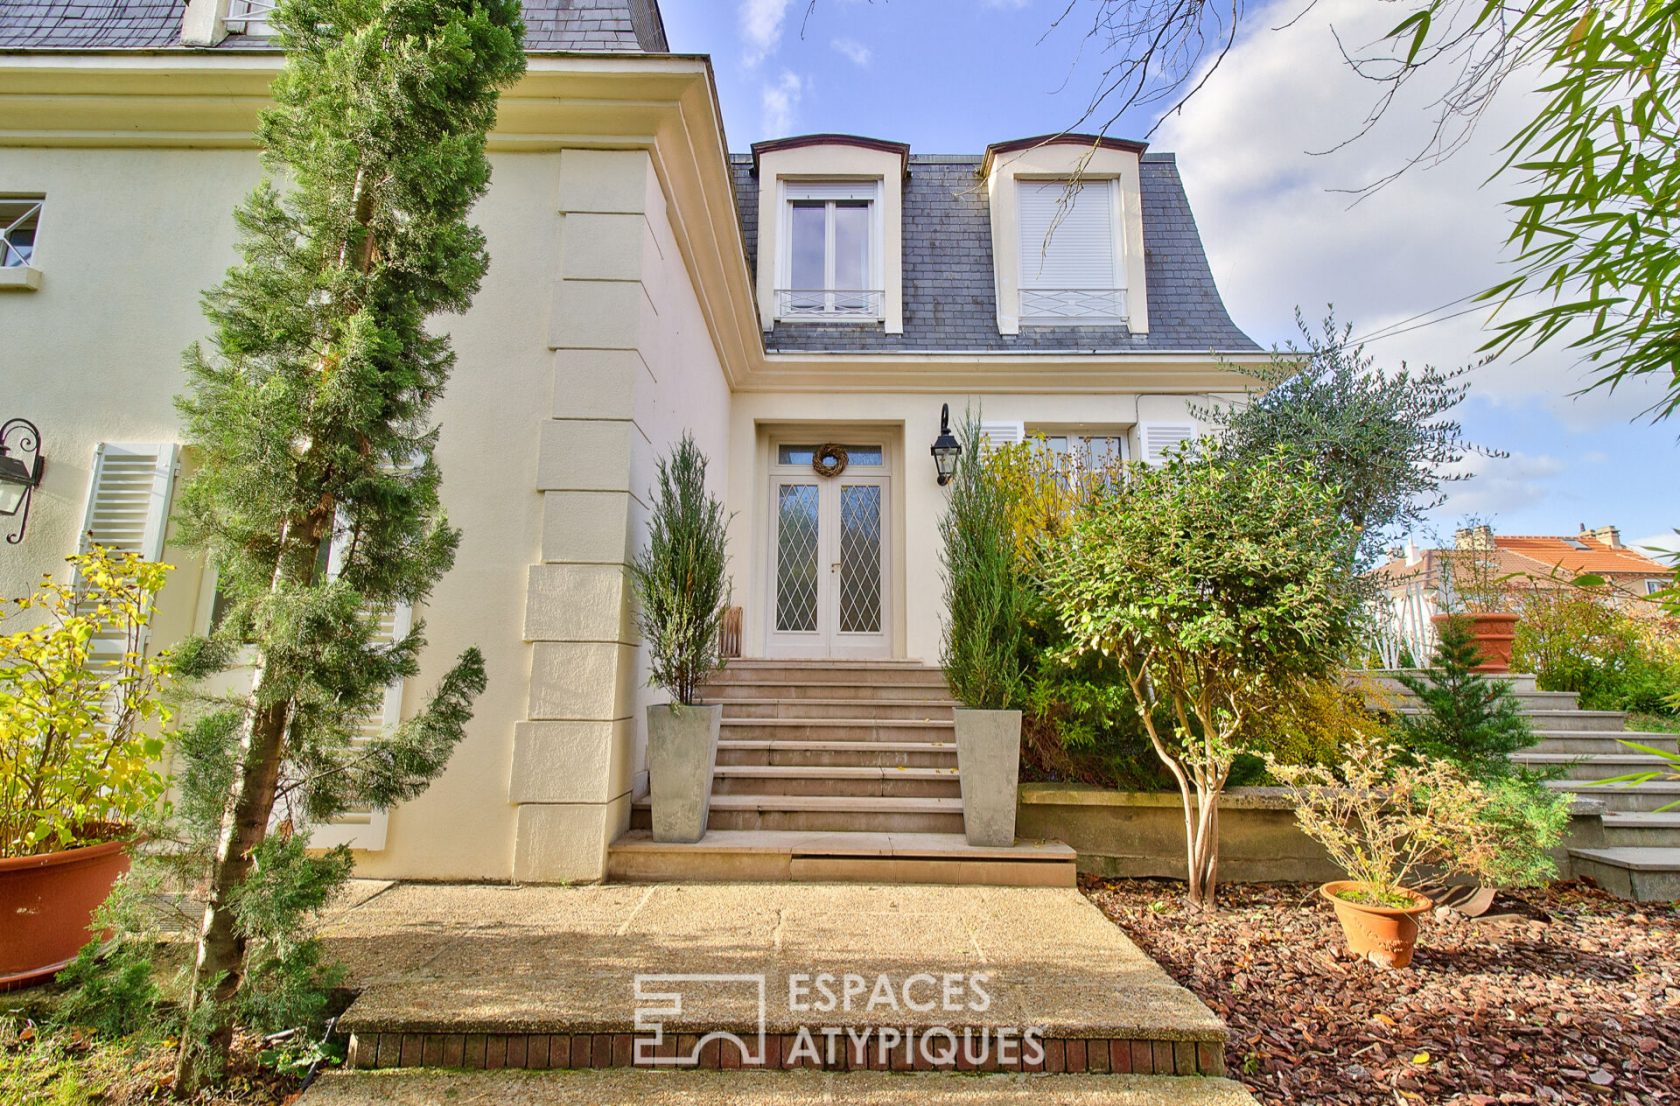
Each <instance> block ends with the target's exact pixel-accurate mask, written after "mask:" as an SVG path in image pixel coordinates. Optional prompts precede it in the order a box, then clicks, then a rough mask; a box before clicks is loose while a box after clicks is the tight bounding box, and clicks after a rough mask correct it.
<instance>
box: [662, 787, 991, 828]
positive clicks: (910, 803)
mask: <svg viewBox="0 0 1680 1106" xmlns="http://www.w3.org/2000/svg"><path fill="white" fill-rule="evenodd" d="M652 824H653V823H652V807H651V806H650V804H649V803H648V801H647V800H646V799H642V800H640V801H638V802H637V803H635V804H634V805H633V806H632V807H631V810H630V828H631V829H648V828H650V827H651V826H652ZM706 824H707V827H708V828H709V829H714V830H821V831H826V832H845V831H853V832H881V833H961V832H962V830H963V820H962V800H961V799H917V798H911V799H902V798H887V797H868V796H836V795H777V796H771V795H719V794H715V793H714V794H713V795H712V808H711V814H710V816H709V818H708V819H707V823H706Z"/></svg>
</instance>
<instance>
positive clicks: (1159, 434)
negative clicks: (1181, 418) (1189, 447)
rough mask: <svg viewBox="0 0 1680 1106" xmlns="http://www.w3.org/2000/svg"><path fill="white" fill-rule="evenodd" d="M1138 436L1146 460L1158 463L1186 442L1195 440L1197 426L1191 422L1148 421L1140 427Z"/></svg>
mask: <svg viewBox="0 0 1680 1106" xmlns="http://www.w3.org/2000/svg"><path fill="white" fill-rule="evenodd" d="M1138 438H1139V444H1140V445H1141V446H1142V447H1143V459H1144V461H1145V462H1146V463H1147V464H1151V465H1158V464H1160V463H1161V462H1162V461H1164V460H1166V457H1167V454H1169V453H1171V452H1172V451H1173V450H1175V449H1177V448H1178V447H1179V446H1181V445H1183V444H1184V443H1185V442H1190V441H1194V440H1195V438H1196V428H1195V426H1194V425H1192V424H1190V423H1178V422H1146V423H1144V424H1143V425H1142V426H1140V427H1139V428H1138Z"/></svg>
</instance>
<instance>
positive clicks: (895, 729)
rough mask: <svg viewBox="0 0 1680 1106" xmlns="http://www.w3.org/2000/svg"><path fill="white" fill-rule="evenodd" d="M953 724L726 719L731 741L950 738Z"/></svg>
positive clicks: (727, 736)
mask: <svg viewBox="0 0 1680 1106" xmlns="http://www.w3.org/2000/svg"><path fill="white" fill-rule="evenodd" d="M955 733H956V724H955V723H954V722H941V721H935V720H930V719H914V718H887V719H881V720H877V719H873V718H726V719H724V720H723V729H722V731H721V737H722V738H723V739H726V740H730V741H741V740H752V739H755V738H756V739H771V740H776V741H860V742H862V741H897V742H902V741H951V740H955V736H954V735H955Z"/></svg>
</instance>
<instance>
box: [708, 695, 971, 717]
mask: <svg viewBox="0 0 1680 1106" xmlns="http://www.w3.org/2000/svg"><path fill="white" fill-rule="evenodd" d="M722 705H723V717H724V719H725V720H726V721H728V720H731V719H736V718H871V719H875V720H877V721H879V720H882V719H905V720H907V721H924V722H949V721H951V718H952V714H951V712H952V711H953V710H954V709H955V708H956V703H954V702H940V701H939V700H937V699H774V698H771V699H727V700H724V701H723V703H722Z"/></svg>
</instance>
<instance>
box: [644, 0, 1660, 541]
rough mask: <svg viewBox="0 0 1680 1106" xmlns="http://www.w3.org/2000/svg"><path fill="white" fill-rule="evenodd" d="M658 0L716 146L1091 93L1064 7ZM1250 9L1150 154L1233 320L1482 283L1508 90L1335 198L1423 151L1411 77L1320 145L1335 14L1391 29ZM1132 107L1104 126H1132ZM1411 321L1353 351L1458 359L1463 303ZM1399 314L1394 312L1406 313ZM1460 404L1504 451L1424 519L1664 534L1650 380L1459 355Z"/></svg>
mask: <svg viewBox="0 0 1680 1106" xmlns="http://www.w3.org/2000/svg"><path fill="white" fill-rule="evenodd" d="M1065 6H1066V0H874V2H870V0H817V2H816V5H815V8H814V10H812V11H811V12H810V13H809V14H808V15H807V10H806V9H807V0H663V2H662V4H661V9H662V11H663V13H664V18H665V27H666V32H667V35H668V37H669V39H670V43H671V48H672V49H673V50H675V51H678V52H683V53H698V54H710V55H711V56H712V63H713V67H714V70H715V72H716V75H717V84H718V92H719V95H720V97H721V98H722V101H723V111H724V123H725V127H726V129H727V131H728V135H729V140H730V145H731V147H732V148H733V149H737V150H743V149H745V148H746V147H747V146H748V145H750V144H751V143H752V142H755V141H757V140H759V139H762V138H770V137H779V136H781V135H786V134H801V133H808V132H813V131H844V132H851V133H856V134H867V135H872V136H875V137H879V138H889V139H896V140H899V141H904V142H908V143H910V145H911V148H912V150H913V151H916V152H920V153H956V152H977V151H979V150H981V149H983V148H984V147H985V146H986V145H987V144H988V143H990V142H996V141H1001V140H1003V139H1008V138H1018V137H1022V136H1025V135H1033V134H1042V133H1046V132H1050V131H1056V130H1060V129H1062V128H1064V127H1069V126H1072V125H1074V124H1075V123H1077V121H1078V120H1079V119H1080V117H1081V115H1082V114H1083V112H1084V108H1085V105H1086V102H1087V101H1088V99H1089V97H1090V96H1091V94H1092V92H1093V91H1094V90H1095V88H1096V87H1097V81H1098V79H1099V73H1100V67H1101V65H1102V63H1103V57H1102V53H1101V51H1100V49H1099V48H1097V47H1096V46H1095V45H1094V44H1092V43H1087V42H1085V41H1084V35H1083V31H1084V27H1083V26H1082V25H1080V24H1079V23H1078V20H1079V19H1080V18H1082V17H1083V16H1084V13H1085V12H1086V10H1087V9H1088V7H1089V5H1088V3H1087V2H1086V0H1075V2H1074V4H1073V14H1072V15H1071V16H1070V17H1069V20H1068V22H1067V23H1066V24H1065V25H1064V26H1062V27H1059V28H1053V27H1052V26H1051V23H1052V21H1053V20H1054V19H1055V18H1056V16H1057V15H1058V14H1060V13H1061V12H1062V11H1063V9H1064V7H1065ZM1300 7H1301V5H1293V6H1291V5H1290V4H1289V0H1280V3H1279V4H1277V5H1274V6H1272V7H1269V8H1268V7H1265V6H1262V5H1256V6H1255V7H1253V8H1251V17H1250V20H1249V22H1248V24H1247V26H1248V28H1249V31H1248V32H1247V33H1246V34H1245V35H1244V36H1243V37H1242V38H1241V39H1240V40H1239V43H1238V46H1237V49H1236V51H1235V52H1234V53H1233V54H1232V56H1231V57H1229V58H1228V59H1227V60H1226V61H1225V62H1224V63H1223V64H1222V65H1221V66H1220V68H1219V71H1218V72H1216V73H1215V74H1213V75H1212V77H1211V78H1210V80H1209V81H1208V84H1207V86H1206V87H1205V88H1204V90H1203V91H1202V92H1201V93H1200V94H1199V95H1198V96H1197V97H1196V99H1194V100H1192V101H1191V103H1190V104H1189V105H1188V106H1187V108H1186V109H1185V110H1184V111H1183V112H1182V113H1180V114H1178V115H1175V116H1174V117H1173V118H1171V119H1168V120H1167V121H1166V122H1165V123H1163V124H1162V126H1161V127H1160V130H1159V131H1158V132H1157V133H1156V135H1155V136H1154V138H1153V139H1152V142H1153V145H1154V148H1156V149H1162V150H1173V151H1175V152H1177V153H1178V155H1179V164H1180V169H1181V171H1182V173H1183V175H1184V178H1185V183H1186V187H1187V188H1188V190H1189V194H1190V201H1191V204H1192V206H1193V207H1194V208H1195V210H1196V214H1197V219H1198V222H1199V223H1200V225H1201V228H1202V236H1203V239H1204V240H1205V242H1206V244H1207V247H1208V253H1209V257H1210V260H1211V261H1212V264H1213V268H1214V273H1215V276H1216V277H1217V278H1218V280H1219V285H1220V289H1221V291H1222V292H1223V294H1224V297H1225V301H1226V304H1227V306H1228V307H1229V308H1230V310H1231V314H1232V317H1233V318H1234V319H1235V320H1236V321H1237V323H1238V325H1239V326H1242V327H1243V328H1244V329H1245V330H1246V331H1247V332H1248V333H1249V334H1251V335H1252V336H1253V337H1254V338H1255V339H1256V340H1258V341H1259V342H1261V343H1262V344H1265V345H1272V344H1274V343H1277V342H1281V341H1286V340H1288V339H1289V338H1291V337H1292V336H1294V327H1293V321H1292V314H1293V310H1294V307H1295V306H1296V305H1297V304H1299V305H1301V306H1302V307H1303V308H1304V309H1305V310H1306V312H1307V314H1308V316H1309V317H1310V318H1316V317H1318V316H1319V315H1322V314H1323V309H1324V306H1325V305H1326V304H1329V303H1332V302H1333V303H1334V304H1335V305H1336V310H1337V314H1338V316H1339V317H1340V318H1341V320H1343V321H1345V322H1349V323H1351V324H1353V327H1354V331H1355V333H1356V334H1368V333H1375V332H1378V331H1379V330H1382V329H1384V328H1391V327H1392V328H1395V329H1398V327H1397V326H1396V324H1399V323H1401V322H1402V321H1403V320H1407V319H1411V318H1412V317H1413V316H1417V315H1419V314H1421V313H1424V312H1430V311H1434V310H1435V309H1438V308H1440V307H1441V306H1442V305H1444V304H1448V303H1451V302H1452V301H1455V300H1458V299H1460V298H1461V297H1464V296H1466V295H1468V294H1470V293H1473V292H1475V291H1477V290H1479V289H1480V288H1482V287H1485V286H1486V285H1488V284H1490V283H1493V282H1494V281H1495V280H1497V279H1499V278H1500V274H1501V273H1502V272H1503V268H1502V266H1501V264H1500V262H1499V255H1500V249H1501V243H1502V240H1503V237H1504V233H1505V226H1506V220H1505V216H1504V214H1503V211H1502V209H1501V206H1500V201H1501V200H1502V199H1503V198H1507V197H1508V196H1509V195H1510V194H1511V192H1512V187H1511V186H1510V185H1507V184H1504V183H1503V182H1501V181H1498V180H1495V181H1494V182H1492V183H1491V184H1485V183H1484V182H1485V181H1486V178H1487V177H1488V175H1489V174H1490V172H1491V171H1492V169H1493V167H1494V157H1495V153H1496V147H1497V139H1498V138H1499V137H1501V136H1503V135H1504V134H1508V133H1510V131H1511V130H1512V129H1514V127H1515V126H1516V125H1517V123H1518V122H1519V121H1520V120H1521V118H1522V107H1523V105H1522V103H1521V101H1520V99H1519V98H1518V97H1515V96H1506V97H1504V98H1503V100H1502V101H1501V102H1499V103H1497V104H1496V105H1495V108H1494V110H1493V111H1492V112H1491V113H1490V114H1489V116H1488V118H1487V119H1486V120H1485V122H1484V124H1483V126H1482V128H1481V131H1480V133H1479V134H1478V135H1477V136H1476V138H1474V139H1473V140H1472V141H1471V142H1470V143H1469V144H1468V145H1467V146H1466V147H1465V148H1464V149H1463V150H1462V151H1460V153H1459V154H1458V155H1457V156H1456V157H1454V158H1452V159H1450V160H1449V161H1447V162H1445V163H1444V164H1441V165H1438V166H1435V167H1432V168H1429V169H1424V170H1414V171H1412V172H1410V173H1408V174H1406V175H1405V176H1404V177H1402V178H1401V179H1400V180H1399V181H1398V182H1396V183H1395V184H1392V185H1390V186H1388V187H1387V188H1385V189H1383V190H1382V191H1380V192H1378V193H1377V194H1376V195H1374V196H1373V197H1371V198H1369V199H1367V200H1365V201H1363V202H1361V203H1359V204H1357V205H1352V204H1350V202H1349V197H1348V196H1347V195H1346V194H1344V193H1342V192H1339V191H1337V190H1339V189H1346V188H1349V187H1356V186H1358V185H1361V184H1364V183H1366V182H1367V181H1369V180H1371V179H1373V178H1375V177H1378V176H1382V175H1384V174H1385V173H1386V172H1387V171H1388V170H1390V169H1392V168H1393V167H1394V166H1395V165H1396V163H1397V162H1398V160H1399V159H1400V158H1402V157H1403V156H1404V155H1405V154H1406V153H1408V152H1410V151H1411V150H1412V149H1414V148H1416V146H1417V145H1418V144H1419V143H1420V142H1421V141H1422V139H1423V137H1424V135H1425V132H1426V129H1427V127H1426V120H1427V115H1426V113H1425V110H1424V105H1425V103H1426V102H1427V100H1428V98H1429V95H1430V89H1429V88H1427V87H1423V86H1419V87H1418V88H1417V89H1416V90H1415V91H1414V94H1413V95H1412V97H1411V98H1410V99H1409V100H1403V101H1401V102H1400V103H1398V104H1397V105H1396V107H1395V108H1394V109H1393V110H1391V112H1390V113H1389V115H1388V116H1387V117H1386V118H1385V119H1384V120H1383V122H1382V124H1381V125H1380V126H1379V127H1378V128H1377V129H1376V130H1375V131H1374V132H1373V133H1372V134H1370V135H1368V136H1366V137H1365V138H1363V139H1360V140H1359V141H1358V142H1355V143H1353V144H1352V145H1351V146H1349V147H1347V148H1345V149H1342V150H1340V151H1339V152H1337V153H1335V154H1332V155H1329V156H1322V155H1314V154H1312V153H1309V152H1308V151H1313V150H1323V149H1324V148H1326V147H1328V146H1330V145H1332V144H1333V143H1334V142H1335V141H1336V140H1338V139H1341V138H1344V137H1347V136H1348V135H1349V134H1351V133H1352V131H1353V129H1354V128H1355V127H1356V126H1357V125H1358V123H1359V121H1360V119H1361V118H1362V116H1363V114H1364V111H1365V109H1366V107H1368V105H1369V103H1370V97H1371V94H1372V93H1371V89H1370V86H1368V85H1364V84H1362V82H1360V81H1359V80H1358V78H1356V77H1354V76H1353V75H1351V74H1350V73H1349V72H1348V71H1347V70H1346V68H1345V66H1343V65H1342V63H1341V61H1340V58H1339V56H1338V54H1337V53H1336V47H1335V42H1334V40H1333V38H1332V37H1331V28H1332V27H1334V28H1335V30H1336V32H1338V33H1339V34H1340V35H1341V36H1342V37H1343V39H1344V41H1348V42H1352V43H1366V42H1372V41H1375V40H1376V39H1377V38H1378V37H1379V36H1380V34H1381V32H1383V31H1384V30H1386V29H1387V21H1391V20H1392V15H1393V13H1392V11H1391V10H1388V8H1389V6H1387V5H1381V4H1371V3H1369V0H1321V2H1320V3H1318V4H1316V5H1314V6H1312V7H1311V9H1310V10H1309V12H1308V15H1307V16H1306V17H1305V18H1302V19H1300V20H1299V21H1298V22H1296V23H1294V24H1293V25H1292V26H1289V27H1288V28H1286V29H1274V28H1279V27H1281V25H1282V24H1284V23H1286V22H1287V21H1288V20H1290V19H1292V18H1294V16H1295V15H1297V14H1298V11H1299V8H1300ZM1155 122H1156V117H1155V115H1154V114H1152V113H1150V112H1147V111H1140V112H1137V113H1135V114H1134V115H1133V116H1131V117H1128V118H1127V119H1125V120H1123V121H1122V122H1121V123H1119V124H1118V125H1116V126H1115V127H1113V128H1112V129H1111V131H1110V133H1113V134H1117V135H1121V136H1125V137H1141V136H1143V134H1144V133H1145V132H1146V131H1148V130H1149V129H1150V127H1151V126H1152V125H1154V124H1155ZM1456 310H1461V307H1460V308H1453V309H1452V310H1450V311H1444V312H1442V311H1437V312H1436V313H1435V314H1433V315H1428V316H1426V317H1425V320H1423V321H1425V325H1423V326H1420V327H1417V328H1415V329H1411V330H1409V331H1408V332H1407V333H1403V334H1397V335H1395V336H1393V337H1388V338H1384V339H1382V340H1380V341H1376V342H1373V343H1372V344H1371V345H1370V347H1369V351H1370V352H1371V353H1373V354H1374V355H1376V356H1377V358H1378V359H1379V361H1380V362H1383V363H1385V364H1386V363H1394V362H1398V361H1401V360H1406V361H1409V362H1411V363H1413V364H1421V363H1432V364H1437V365H1442V366H1449V365H1460V364H1465V363H1469V362H1471V361H1473V360H1475V357H1476V355H1475V352H1474V351H1475V349H1476V347H1477V346H1478V345H1479V344H1480V343H1481V341H1482V337H1481V333H1482V332H1481V327H1482V325H1483V317H1482V314H1481V313H1480V312H1472V313H1470V314H1467V315H1461V316H1459V317H1457V318H1441V316H1443V315H1450V314H1452V311H1456ZM1408 325H1410V324H1408ZM1472 381H1473V383H1472V389H1471V397H1470V399H1469V400H1468V401H1467V402H1466V404H1465V405H1464V407H1463V408H1462V409H1461V414H1462V421H1463V422H1464V423H1465V426H1466V429H1467V431H1468V434H1469V436H1470V437H1471V439H1472V440H1474V441H1477V442H1479V443H1482V444H1485V445H1488V446H1492V447H1495V448H1498V449H1502V450H1506V451H1508V452H1509V453H1510V456H1509V457H1507V458H1502V459H1501V458H1473V459H1471V461H1470V462H1468V464H1467V468H1468V469H1469V470H1471V471H1473V472H1474V476H1473V478H1472V479H1469V480H1466V481H1462V482H1459V483H1455V484H1453V485H1451V486H1450V488H1449V493H1450V499H1449V502H1448V503H1447V504H1446V505H1444V506H1443V507H1442V508H1441V509H1440V510H1439V511H1437V512H1436V519H1437V524H1438V526H1439V527H1440V528H1441V529H1442V530H1443V531H1450V530H1451V528H1452V523H1453V520H1454V519H1456V518H1458V517H1460V516H1462V515H1463V514H1466V513H1470V512H1475V513H1478V514H1483V515H1487V516H1490V517H1491V518H1492V519H1493V521H1494V525H1495V528H1496V529H1497V530H1499V531H1500V532H1503V533H1513V534H1515V533H1527V534H1538V533H1570V532H1573V530H1574V528H1575V527H1576V526H1577V525H1579V524H1582V523H1585V524H1587V525H1589V526H1599V525H1605V524H1615V525H1618V526H1620V527H1621V528H1622V535H1623V538H1624V539H1625V540H1630V541H1631V540H1634V539H1640V538H1646V537H1649V536H1654V535H1661V534H1667V533H1669V532H1671V531H1672V530H1673V529H1674V528H1675V527H1680V480H1677V479H1676V473H1677V472H1680V444H1677V438H1680V419H1672V420H1670V421H1669V422H1668V423H1667V424H1658V425H1655V426H1653V425H1651V424H1649V423H1648V422H1646V421H1644V420H1641V419H1639V418H1638V413H1639V412H1640V411H1641V410H1642V409H1643V408H1645V407H1646V406H1647V405H1648V404H1649V403H1650V402H1651V401H1652V399H1653V398H1654V397H1655V396H1656V395H1657V394H1658V393H1657V391H1656V390H1655V389H1653V388H1649V387H1635V388H1623V389H1621V390H1619V391H1618V392H1617V393H1615V394H1614V395H1606V394H1602V393H1594V394H1593V395H1592V396H1590V397H1586V398H1579V399H1578V398H1573V397H1572V396H1571V394H1570V393H1572V392H1574V391H1575V390H1576V389H1578V388H1579V387H1580V386H1581V384H1582V377H1581V370H1580V367H1579V366H1578V365H1577V364H1575V362H1574V358H1573V356H1572V355H1569V354H1567V353H1564V352H1562V351H1545V352H1542V353H1540V354H1536V355H1534V356H1531V357H1528V358H1523V359H1515V358H1512V359H1506V360H1504V361H1502V362H1497V363H1494V364H1491V365H1488V366H1485V367H1483V368H1480V369H1478V370H1477V371H1476V373H1475V374H1474V375H1473V377H1472Z"/></svg>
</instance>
